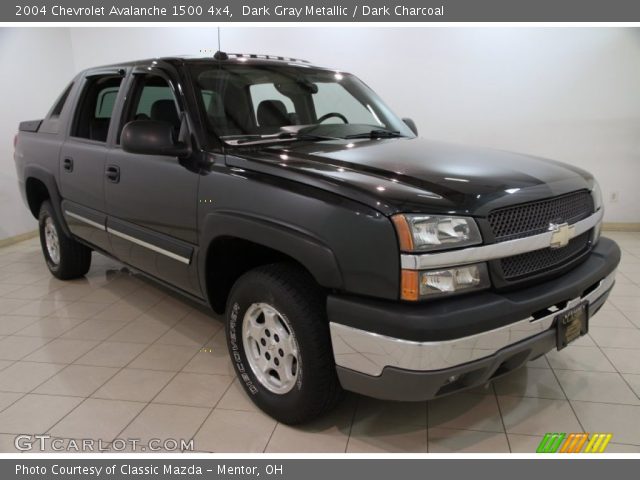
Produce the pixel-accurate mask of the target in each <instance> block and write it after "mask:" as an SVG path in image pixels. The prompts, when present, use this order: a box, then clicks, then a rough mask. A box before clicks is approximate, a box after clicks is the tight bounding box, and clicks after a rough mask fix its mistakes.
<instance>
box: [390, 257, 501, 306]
mask: <svg viewBox="0 0 640 480" xmlns="http://www.w3.org/2000/svg"><path fill="white" fill-rule="evenodd" d="M489 286H490V280H489V273H488V271H487V264H486V263H475V264H472V265H464V266H460V267H451V268H440V269H438V270H426V271H417V270H403V271H402V292H401V297H402V299H403V300H412V301H416V300H420V299H425V298H431V297H435V296H438V297H439V296H444V295H454V294H457V293H466V292H470V291H473V290H482V289H485V288H489Z"/></svg>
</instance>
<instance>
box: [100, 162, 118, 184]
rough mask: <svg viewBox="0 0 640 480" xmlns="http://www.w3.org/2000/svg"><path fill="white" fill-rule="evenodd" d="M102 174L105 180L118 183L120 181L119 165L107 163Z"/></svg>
mask: <svg viewBox="0 0 640 480" xmlns="http://www.w3.org/2000/svg"><path fill="white" fill-rule="evenodd" d="M104 174H105V176H106V177H107V180H109V181H110V182H112V183H118V182H119V181H120V167H119V166H117V165H107V168H106V170H105V172H104Z"/></svg>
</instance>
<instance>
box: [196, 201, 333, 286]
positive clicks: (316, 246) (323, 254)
mask: <svg viewBox="0 0 640 480" xmlns="http://www.w3.org/2000/svg"><path fill="white" fill-rule="evenodd" d="M200 231H201V234H200V252H201V255H199V260H198V263H199V269H198V270H199V276H200V281H201V285H203V286H204V285H206V265H207V254H208V251H209V245H211V243H212V242H214V241H215V240H216V239H217V238H221V237H235V238H240V239H243V240H247V241H250V242H253V243H256V244H259V245H263V246H265V247H268V248H271V249H273V250H277V251H278V252H281V253H283V254H285V255H288V256H290V257H291V258H293V259H294V260H296V261H297V262H299V263H300V264H301V265H303V266H304V267H305V268H306V269H307V270H308V271H309V272H310V273H311V275H312V276H313V277H314V278H315V280H316V281H317V282H318V284H320V285H321V286H323V287H326V288H336V289H339V288H342V285H343V280H342V273H341V272H340V268H339V266H338V262H337V260H336V258H335V255H334V253H333V251H332V250H331V249H330V248H329V247H328V246H327V245H325V244H324V243H322V242H321V241H320V240H319V239H317V238H315V237H313V236H311V235H309V234H307V233H305V232H302V231H300V230H296V229H294V228H291V227H289V226H287V225H283V224H281V223H278V222H275V221H272V220H270V219H266V218H263V217H257V216H253V215H248V214H246V213H240V212H231V211H217V212H212V213H210V214H208V215H207V216H206V217H205V218H204V220H203V223H202V225H201V230H200Z"/></svg>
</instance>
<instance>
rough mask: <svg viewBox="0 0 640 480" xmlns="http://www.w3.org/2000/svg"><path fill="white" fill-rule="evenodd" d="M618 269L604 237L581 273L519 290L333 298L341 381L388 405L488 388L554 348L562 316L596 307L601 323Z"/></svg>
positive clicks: (330, 310) (616, 257) (611, 245)
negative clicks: (420, 299)
mask: <svg viewBox="0 0 640 480" xmlns="http://www.w3.org/2000/svg"><path fill="white" fill-rule="evenodd" d="M619 261H620V249H619V248H618V246H617V245H616V244H615V243H614V242H613V241H611V240H609V239H606V238H601V239H600V241H599V242H598V244H597V245H596V247H595V248H594V249H593V251H592V252H591V254H590V255H589V257H588V259H587V260H586V261H585V262H584V263H582V264H581V265H580V266H578V267H576V268H575V269H573V270H571V271H570V272H568V273H566V274H565V275H562V276H560V277H558V278H555V279H553V280H551V281H548V282H546V283H544V284H541V285H536V286H533V287H529V288H525V289H520V290H517V291H514V292H509V293H503V294H497V293H492V292H482V293H478V294H474V295H467V296H464V297H459V298H452V299H444V300H440V301H436V302H431V303H424V304H418V305H408V304H399V303H390V302H379V301H374V300H362V299H354V298H348V297H338V296H330V297H329V299H328V303H327V309H328V314H329V320H330V330H331V339H332V343H333V351H334V357H335V362H336V365H337V369H338V376H339V378H340V382H341V383H342V386H343V387H344V388H345V389H346V390H351V391H356V392H359V393H363V394H365V395H369V396H372V397H377V398H383V399H389V400H425V399H429V398H435V397H438V396H440V395H444V394H447V393H453V392H455V391H458V390H462V389H465V388H470V387H474V386H477V385H482V384H484V383H486V382H487V381H489V380H491V379H492V378H496V377H498V376H500V375H502V374H504V373H506V372H508V371H511V370H513V369H515V368H518V367H520V366H521V365H523V364H525V363H526V362H527V361H529V360H532V359H534V358H537V357H539V356H540V355H543V354H544V353H546V352H548V351H549V350H552V349H553V348H555V346H556V340H555V332H556V327H555V318H556V317H557V315H558V314H560V313H562V312H563V311H565V310H568V309H570V308H572V307H573V306H574V305H576V304H577V303H579V302H582V301H587V302H588V303H589V316H590V317H591V316H592V315H594V314H595V313H596V312H597V311H598V309H599V308H600V307H601V306H602V304H603V303H604V302H605V301H606V299H607V297H608V295H609V292H610V291H611V288H612V287H613V284H614V281H615V268H616V267H617V265H618V263H619ZM392 332H397V333H392Z"/></svg>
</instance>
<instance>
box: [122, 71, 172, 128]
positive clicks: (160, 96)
mask: <svg viewBox="0 0 640 480" xmlns="http://www.w3.org/2000/svg"><path fill="white" fill-rule="evenodd" d="M130 98H131V100H130V103H129V105H128V106H127V107H125V114H124V118H123V122H122V126H124V125H126V124H127V123H128V122H131V121H133V120H155V121H157V122H165V123H168V124H170V125H171V126H172V127H173V129H174V132H175V133H176V134H177V133H178V132H179V130H180V115H179V113H178V108H177V106H176V101H175V96H174V95H173V90H172V89H171V86H170V85H169V84H168V83H167V81H166V80H165V79H164V78H162V77H160V76H158V75H139V76H137V78H136V81H135V82H134V86H133V92H132V95H131V96H130ZM118 137H119V136H118Z"/></svg>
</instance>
